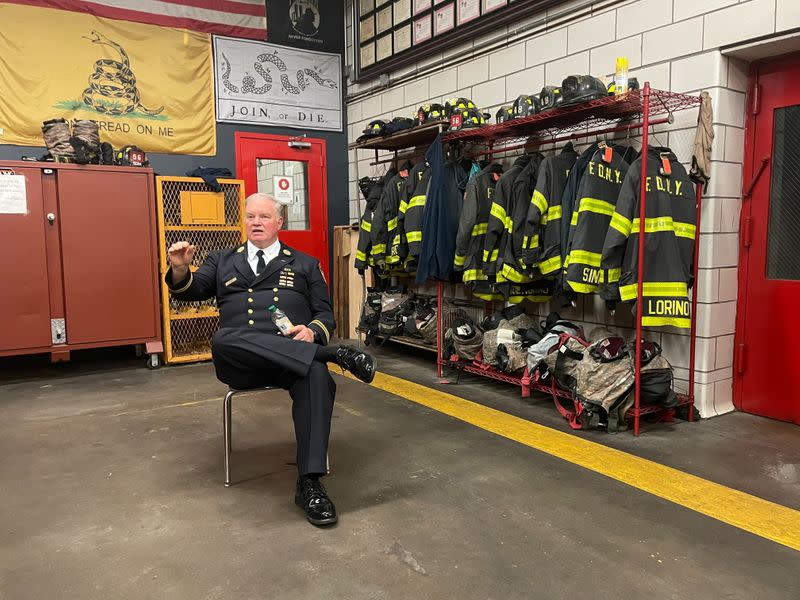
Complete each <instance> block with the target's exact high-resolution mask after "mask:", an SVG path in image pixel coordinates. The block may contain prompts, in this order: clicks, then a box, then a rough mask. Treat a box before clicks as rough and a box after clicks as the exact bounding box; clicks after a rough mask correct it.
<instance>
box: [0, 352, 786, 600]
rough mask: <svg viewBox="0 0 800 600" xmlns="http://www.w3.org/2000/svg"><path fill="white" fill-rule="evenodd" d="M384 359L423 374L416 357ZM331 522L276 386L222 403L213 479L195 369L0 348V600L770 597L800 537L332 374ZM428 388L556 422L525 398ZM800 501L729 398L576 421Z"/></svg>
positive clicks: (779, 456) (779, 427) (204, 371)
mask: <svg viewBox="0 0 800 600" xmlns="http://www.w3.org/2000/svg"><path fill="white" fill-rule="evenodd" d="M380 354H381V370H383V371H385V372H389V373H392V374H395V375H405V376H406V377H408V376H409V373H413V378H414V379H415V380H416V381H419V382H420V383H430V384H431V385H436V384H435V383H434V381H435V377H434V375H435V373H434V372H433V369H432V367H431V365H430V358H426V357H419V356H417V357H411V355H409V354H408V353H407V352H404V351H396V350H395V349H391V348H389V346H388V345H387V347H386V348H385V349H382V350H380ZM337 383H338V385H339V393H338V398H337V405H336V410H335V415H334V423H333V435H332V448H331V461H332V467H333V473H332V475H331V476H330V477H328V478H327V479H326V485H327V487H328V489H329V491H330V493H331V496H332V498H333V499H334V500H335V502H336V504H337V507H338V508H339V511H340V522H339V524H338V525H337V526H336V527H334V528H330V529H325V530H321V529H317V528H314V527H312V526H311V525H309V524H308V523H307V522H306V521H305V519H304V518H303V514H302V512H301V511H300V510H299V509H297V508H296V507H295V506H294V503H293V498H292V495H293V485H294V480H295V471H294V466H293V465H292V461H293V457H294V447H293V435H292V429H291V417H290V406H289V402H288V396H286V395H285V393H283V392H270V393H268V394H252V395H248V396H243V397H241V398H239V399H237V400H235V401H234V423H235V425H234V449H235V454H234V463H233V464H234V477H235V478H236V479H239V480H241V483H239V484H238V485H236V486H235V487H232V488H225V487H224V486H223V485H222V445H221V404H222V401H221V394H222V392H223V391H224V388H223V387H222V386H221V384H219V383H218V382H217V381H216V380H215V378H214V376H213V370H212V368H211V366H210V365H208V364H200V365H191V366H183V367H171V368H162V369H159V370H155V371H149V370H147V369H145V368H144V367H143V361H142V360H141V359H137V360H132V359H130V358H129V357H128V356H127V355H124V354H120V353H119V351H95V352H94V353H84V354H80V353H79V354H78V355H76V357H75V361H74V362H73V363H71V364H69V365H55V366H50V365H47V364H46V360H33V361H30V360H21V359H2V360H0V489H2V496H1V497H2V509H3V510H2V511H0V599H2V600H23V599H24V600H30V599H39V598H70V599H78V598H79V599H81V600H92V599H98V600H100V599H102V600H107V599H110V598H114V599H128V598H130V599H136V600H140V599H142V598H158V599H162V598H163V599H192V600H196V599H218V598H237V599H241V600H245V599H267V598H269V599H272V598H287V599H288V598H292V599H294V598H297V599H301V598H302V599H316V598H320V599H322V598H324V599H326V600H328V599H339V598H342V599H348V600H349V599H362V598H364V599H366V598H370V599H372V598H374V599H385V598H386V599H388V598H392V599H394V598H398V599H401V598H402V599H406V598H435V599H437V600H438V599H447V598H464V599H472V598H486V599H489V598H496V599H503V600H509V599H512V598H526V599H539V598H541V599H556V598H581V599H583V598H587V599H588V598H591V599H604V598H609V599H611V598H613V599H614V600H618V599H619V598H620V597H621V596H625V597H627V598H637V599H638V598H648V599H652V598H656V599H660V598H680V599H684V598H686V599H692V600H694V599H707V598H708V599H712V598H714V599H716V598H726V599H727V598H731V599H732V598H742V599H745V598H746V599H748V600H750V599H754V598H758V599H772V598H774V599H782V600H783V599H788V598H797V597H798V596H797V594H798V591H797V590H798V589H800V553H798V552H795V551H793V550H791V549H789V548H786V547H783V546H780V545H778V544H775V543H773V542H770V541H767V540H765V539H762V538H760V537H757V536H755V535H752V534H749V533H746V532H744V531H741V530H739V529H736V528H734V527H731V526H729V525H726V524H724V523H721V522H718V521H715V520H713V519H711V518H709V517H705V516H702V515H700V514H697V513H695V512H692V511H690V510H688V509H685V508H682V507H680V506H676V505H674V504H672V503H670V502H667V501H665V500H662V499H660V498H657V497H654V496H652V495H649V494H646V493H644V492H641V491H639V490H636V489H634V488H631V487H628V486H626V485H623V484H621V483H618V482H616V481H613V480H611V479H608V478H606V477H603V476H601V475H599V474H596V473H593V472H590V471H587V470H585V469H582V468H580V467H577V466H575V465H572V464H570V463H567V462H564V461H561V460H559V459H557V458H554V457H552V456H549V455H547V454H544V453H541V452H538V451H535V450H532V449H530V448H528V447H525V446H522V445H520V444H517V443H516V442H513V441H511V440H507V439H505V438H500V437H497V436H495V435H492V434H490V433H488V432H485V431H483V430H480V429H478V428H475V427H473V426H470V425H468V424H466V423H463V422H461V421H458V420H456V419H453V418H450V417H447V416H445V415H442V414H439V413H437V412H435V411H432V410H430V409H428V408H425V407H423V406H420V405H418V404H415V403H413V402H409V401H408V400H405V399H402V398H399V397H396V396H393V395H391V394H388V393H386V392H383V391H380V390H377V389H374V388H368V387H366V386H364V385H362V384H360V383H356V382H353V381H350V380H347V379H344V378H342V377H337ZM445 389H446V391H448V392H450V393H453V394H457V395H461V396H463V397H466V398H470V399H476V400H480V401H481V402H483V403H485V404H488V405H490V406H494V407H495V408H500V409H501V410H505V411H507V412H511V413H513V414H517V415H520V416H524V417H525V418H529V419H531V420H534V421H537V422H539V423H543V424H548V425H551V426H553V427H555V428H558V429H560V430H565V429H566V427H565V423H564V422H563V421H562V420H561V419H560V417H558V416H557V415H556V414H555V411H554V410H553V409H552V407H551V406H548V404H547V402H546V401H545V400H543V399H533V400H527V401H523V400H522V399H520V398H519V397H518V396H516V395H514V392H513V391H512V389H511V388H509V387H506V386H503V385H502V384H495V383H492V382H488V381H483V380H477V379H473V378H469V379H467V378H464V379H462V382H461V383H460V384H459V385H457V386H456V385H452V386H447V387H446V388H445ZM577 435H583V436H589V437H591V439H594V440H595V441H599V442H601V443H607V444H609V445H612V446H614V447H617V448H620V449H622V450H625V451H627V452H631V453H634V454H638V455H640V456H645V457H647V458H651V459H653V460H658V461H660V462H663V463H665V464H668V465H670V466H674V467H677V468H680V469H682V470H686V471H689V472H692V473H695V474H697V475H700V476H702V477H705V478H708V479H711V480H713V481H717V482H719V483H723V484H725V485H729V486H732V487H736V488H738V489H742V490H744V491H748V492H750V493H753V494H756V495H759V496H761V497H764V498H767V499H769V500H773V501H775V502H779V503H781V504H785V505H787V506H792V507H794V508H800V478H799V476H800V444H798V440H799V439H800V430H798V428H797V427H793V426H790V425H785V424H782V423H775V422H772V421H769V420H766V419H758V418H755V417H750V416H748V415H741V414H735V415H730V416H727V417H721V418H717V419H713V420H710V421H703V422H701V423H696V424H688V423H684V422H678V423H676V424H673V425H664V424H660V425H658V426H655V427H653V428H651V430H650V431H647V432H646V433H645V434H644V435H643V436H642V437H641V438H639V439H638V440H637V439H634V438H633V436H631V435H630V434H627V433H623V434H619V435H616V436H607V435H605V434H601V433H593V432H592V433H579V434H577Z"/></svg>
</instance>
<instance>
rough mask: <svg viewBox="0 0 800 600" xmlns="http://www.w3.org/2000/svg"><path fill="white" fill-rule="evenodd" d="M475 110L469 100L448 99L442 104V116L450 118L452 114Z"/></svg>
mask: <svg viewBox="0 0 800 600" xmlns="http://www.w3.org/2000/svg"><path fill="white" fill-rule="evenodd" d="M469 108H475V104H474V103H473V102H472V100H470V99H469V98H450V99H448V100H447V102H445V103H444V114H445V116H448V117H449V116H450V115H452V114H453V113H454V112H457V111H463V110H466V109H469Z"/></svg>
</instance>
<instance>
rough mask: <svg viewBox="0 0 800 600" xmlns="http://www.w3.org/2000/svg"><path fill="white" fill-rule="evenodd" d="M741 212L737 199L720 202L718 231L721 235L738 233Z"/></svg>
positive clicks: (740, 204)
mask: <svg viewBox="0 0 800 600" xmlns="http://www.w3.org/2000/svg"><path fill="white" fill-rule="evenodd" d="M737 166H738V165H737ZM741 212H742V201H741V200H740V199H739V198H725V199H724V200H722V211H721V214H720V224H719V230H720V231H721V232H723V233H730V232H733V233H735V232H737V231H739V215H740V214H741Z"/></svg>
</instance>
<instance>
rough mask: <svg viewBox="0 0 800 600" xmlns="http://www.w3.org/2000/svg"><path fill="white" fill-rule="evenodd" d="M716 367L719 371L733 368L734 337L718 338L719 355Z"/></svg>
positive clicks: (724, 336)
mask: <svg viewBox="0 0 800 600" xmlns="http://www.w3.org/2000/svg"><path fill="white" fill-rule="evenodd" d="M714 366H715V368H717V369H726V368H729V367H732V366H733V336H732V335H722V336H720V337H718V338H717V353H716V361H715V363H714Z"/></svg>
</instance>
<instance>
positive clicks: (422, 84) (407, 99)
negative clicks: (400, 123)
mask: <svg viewBox="0 0 800 600" xmlns="http://www.w3.org/2000/svg"><path fill="white" fill-rule="evenodd" d="M431 79H432V78H428V77H421V78H420V79H417V80H416V81H415V82H414V83H409V84H408V85H405V86H403V98H404V104H405V105H406V106H408V105H411V106H419V105H420V104H425V103H426V102H427V101H428V99H429V98H430V97H431V92H430V85H429V83H430V80H431Z"/></svg>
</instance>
